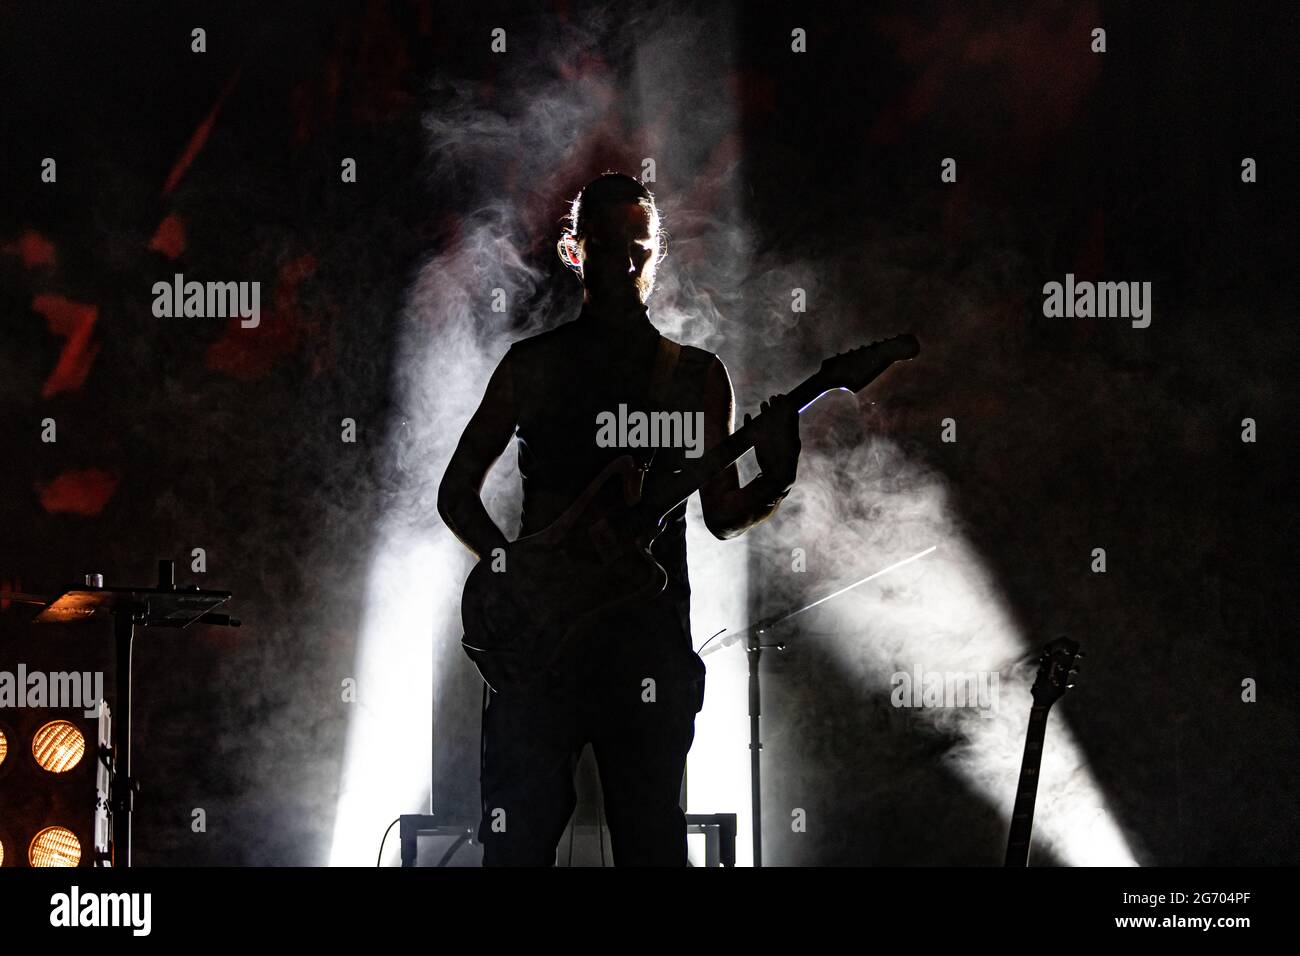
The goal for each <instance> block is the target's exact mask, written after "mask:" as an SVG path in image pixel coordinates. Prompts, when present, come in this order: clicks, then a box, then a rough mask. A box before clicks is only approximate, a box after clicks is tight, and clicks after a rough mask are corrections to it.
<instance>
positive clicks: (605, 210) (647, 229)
mask: <svg viewBox="0 0 1300 956" xmlns="http://www.w3.org/2000/svg"><path fill="white" fill-rule="evenodd" d="M558 250H559V253H560V258H561V259H562V260H563V261H564V264H565V265H567V266H569V268H571V269H573V270H574V271H575V272H577V273H578V275H580V276H581V277H582V284H583V285H584V286H585V287H586V290H587V297H588V299H589V300H597V301H600V302H601V303H604V304H609V305H615V306H617V305H635V304H644V303H645V302H646V301H647V300H648V299H649V298H650V293H651V291H652V290H653V289H654V284H655V271H656V270H657V269H658V267H659V263H660V262H661V261H662V260H663V257H664V255H665V254H666V252H667V243H666V241H665V238H664V235H663V230H662V228H661V226H660V220H659V209H658V207H657V206H656V205H655V200H654V196H652V195H651V194H650V190H648V189H646V188H645V186H643V185H642V184H641V183H639V182H638V181H637V180H635V179H633V178H632V177H631V176H625V175H623V174H622V173H605V174H604V175H603V176H600V177H599V178H598V179H595V180H593V181H592V182H590V183H588V184H587V185H586V186H585V187H583V189H582V191H581V192H580V193H578V197H577V198H576V199H574V200H573V206H572V208H571V210H570V212H569V226H568V228H567V229H566V230H565V232H564V234H563V235H562V236H561V237H560V242H559V246H558Z"/></svg>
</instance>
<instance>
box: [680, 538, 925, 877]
mask: <svg viewBox="0 0 1300 956" xmlns="http://www.w3.org/2000/svg"><path fill="white" fill-rule="evenodd" d="M937 547H938V545H931V546H930V547H928V548H926V549H925V550H924V551H921V552H918V553H917V554H914V555H912V556H911V557H910V558H904V559H903V560H901V561H895V562H894V563H893V564H891V565H889V567H887V568H882V569H881V570H879V571H876V572H875V573H873V574H868V575H867V576H866V577H865V578H862V579H861V580H860V581H855V582H853V583H852V584H850V585H848V586H847V587H842V588H840V589H839V590H838V591H835V592H833V593H831V594H828V595H826V596H825V597H822V598H818V599H817V600H816V601H813V602H812V603H811V604H805V605H804V606H803V607H801V608H798V609H796V610H794V611H790V612H788V613H786V614H774V615H772V616H771V617H766V618H763V619H762V620H761V621H757V622H755V623H753V624H748V625H746V626H745V627H744V628H742V629H741V630H739V631H737V632H735V633H734V634H731V635H730V636H728V637H724V638H723V639H722V640H721V641H719V642H718V646H717V647H715V648H713V650H709V649H708V646H709V643H710V642H711V641H712V640H713V638H714V637H717V636H718V634H721V633H722V632H723V631H725V630H726V628H725V627H724V628H723V629H722V631H718V633H717V634H714V635H713V637H711V638H709V640H707V641H705V642H704V644H703V645H702V646H701V647H700V650H699V653H700V655H701V656H703V655H704V654H712V653H714V651H720V650H722V649H723V648H724V647H728V646H730V645H732V644H737V643H739V642H740V640H741V639H742V638H743V639H744V641H745V656H746V657H747V658H748V659H749V787H750V812H751V813H752V815H753V820H752V821H751V832H752V834H753V841H754V866H756V867H761V866H762V865H763V792H762V773H763V768H762V759H761V754H762V750H763V740H762V733H761V726H760V725H761V719H762V714H763V687H762V680H761V678H760V675H759V669H758V664H759V661H760V660H761V659H762V657H763V651H764V650H765V649H767V648H772V649H773V650H778V651H783V650H785V642H784V641H778V642H776V643H765V642H764V641H763V636H764V635H765V634H767V633H768V632H769V631H770V630H772V629H773V628H774V627H776V626H777V625H779V624H784V623H785V622H786V621H788V620H790V619H791V618H792V617H796V616H797V615H800V614H802V613H803V612H804V611H810V610H812V609H813V608H815V607H816V606H817V605H819V604H825V603H826V602H827V601H829V600H831V599H832V598H837V597H839V596H840V595H841V594H844V593H845V592H847V591H851V590H853V588H856V587H857V586H858V585H860V584H866V583H867V582H868V581H871V580H874V579H875V578H878V577H880V576H881V575H882V574H885V573H887V572H889V571H892V570H894V569H895V568H900V567H902V566H903V565H905V564H910V563H911V562H913V561H916V560H917V559H919V558H923V557H925V556H926V555H927V554H929V553H930V552H931V551H934V550H935V549H936V548H937Z"/></svg>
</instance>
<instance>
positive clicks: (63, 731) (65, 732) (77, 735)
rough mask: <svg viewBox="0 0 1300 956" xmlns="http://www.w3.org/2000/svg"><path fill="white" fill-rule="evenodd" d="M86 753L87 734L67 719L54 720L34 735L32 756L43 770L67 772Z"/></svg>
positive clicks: (79, 761)
mask: <svg viewBox="0 0 1300 956" xmlns="http://www.w3.org/2000/svg"><path fill="white" fill-rule="evenodd" d="M85 753H86V736H85V734H83V733H82V732H81V731H80V730H78V729H77V726H76V725H75V724H73V723H71V722H70V721H67V720H52V721H50V722H49V723H48V724H46V725H45V726H44V727H42V728H41V729H40V730H38V731H36V734H35V736H33V737H32V756H33V757H35V758H36V764H37V766H39V767H40V768H41V769H42V770H48V771H49V772H50V773H67V772H68V771H69V770H71V769H72V768H73V767H75V766H77V764H79V763H81V758H82V757H83V756H84V755H85Z"/></svg>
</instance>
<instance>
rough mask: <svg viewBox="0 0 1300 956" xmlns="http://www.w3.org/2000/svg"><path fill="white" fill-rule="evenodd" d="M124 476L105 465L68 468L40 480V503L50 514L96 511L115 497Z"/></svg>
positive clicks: (38, 490)
mask: <svg viewBox="0 0 1300 956" xmlns="http://www.w3.org/2000/svg"><path fill="white" fill-rule="evenodd" d="M120 481H121V478H120V477H118V476H117V475H114V474H110V473H109V472H107V471H104V470H103V469H102V468H81V469H75V470H72V471H65V472H63V474H61V475H57V476H55V477H54V478H53V479H52V480H50V481H48V482H44V483H39V482H38V483H37V485H36V491H37V494H39V495H40V499H41V507H42V508H44V509H45V510H46V511H48V512H49V513H50V514H74V515H87V516H89V515H97V514H99V513H100V512H102V511H103V510H104V506H105V505H106V504H108V500H109V499H110V498H112V497H113V492H115V491H116V490H117V486H118V483H119V482H120Z"/></svg>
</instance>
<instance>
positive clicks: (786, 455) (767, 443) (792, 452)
mask: <svg viewBox="0 0 1300 956" xmlns="http://www.w3.org/2000/svg"><path fill="white" fill-rule="evenodd" d="M758 416H759V417H758V418H757V420H754V419H752V418H751V416H749V415H746V416H745V424H746V425H748V424H749V423H750V422H751V421H754V427H755V429H756V433H755V436H754V458H755V459H757V461H758V467H759V470H760V471H761V472H762V474H760V475H759V476H758V478H756V479H754V481H752V482H750V483H749V484H748V485H746V486H745V488H746V490H748V489H749V488H751V487H753V486H755V485H758V486H759V488H757V489H755V490H756V491H759V492H761V495H760V497H764V496H768V497H769V500H772V501H779V500H780V499H781V498H784V497H785V496H786V495H787V494H789V492H790V488H791V487H792V486H793V485H794V479H795V476H796V474H797V473H798V471H799V452H800V451H801V450H802V448H803V444H802V442H800V440H799V409H797V408H795V407H794V402H793V401H791V399H790V398H789V396H786V395H776V396H773V398H772V399H771V400H769V401H766V402H763V403H762V405H760V406H759V409H758Z"/></svg>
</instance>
